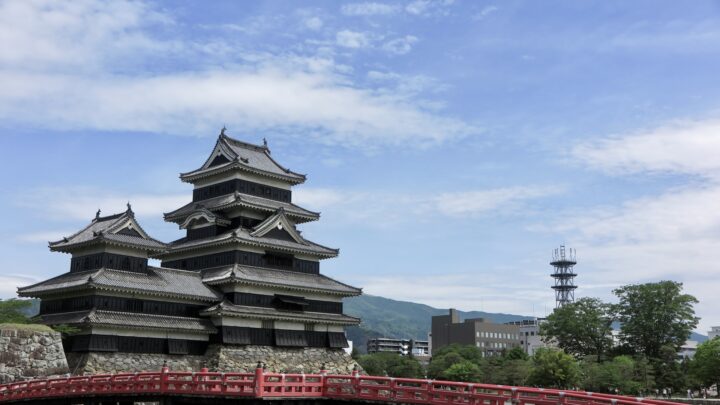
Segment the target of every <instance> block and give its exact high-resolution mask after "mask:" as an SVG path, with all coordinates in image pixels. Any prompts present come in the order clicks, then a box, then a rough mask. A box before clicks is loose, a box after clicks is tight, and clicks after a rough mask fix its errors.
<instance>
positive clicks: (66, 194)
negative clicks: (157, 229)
mask: <svg viewBox="0 0 720 405" xmlns="http://www.w3.org/2000/svg"><path fill="white" fill-rule="evenodd" d="M48 201H52V204H48V203H47V202H48ZM128 202H130V203H131V204H132V209H133V211H134V212H135V214H137V215H138V216H141V217H151V216H152V217H157V216H159V215H162V214H163V213H164V212H169V211H172V210H174V209H176V208H178V207H180V206H182V205H185V204H187V203H188V202H190V197H189V196H188V195H187V193H185V194H169V195H167V194H157V195H155V194H138V193H133V192H129V193H122V192H118V191H105V190H101V189H96V188H93V187H76V186H75V187H73V186H68V187H45V188H38V189H31V190H27V192H26V193H24V195H23V196H21V197H19V198H18V199H17V200H16V201H15V204H16V205H17V206H18V207H21V208H25V209H29V210H31V211H33V212H35V213H37V214H39V215H41V216H44V217H46V218H50V219H54V220H68V219H70V220H86V221H90V220H91V219H92V218H94V215H95V212H96V211H97V210H98V209H101V210H102V212H103V215H110V214H115V213H119V212H123V211H125V209H126V204H127V203H128ZM53 233H54V232H53ZM35 236H37V237H40V236H42V237H45V236H46V234H45V232H43V233H38V234H32V236H30V235H28V237H29V238H31V239H34V237H35ZM61 236H62V235H61Z"/></svg>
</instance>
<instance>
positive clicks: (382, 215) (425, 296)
mask: <svg viewBox="0 0 720 405" xmlns="http://www.w3.org/2000/svg"><path fill="white" fill-rule="evenodd" d="M718 55H720V3H718V2H703V1H696V2H691V3H682V4H681V3H679V2H674V1H666V2H662V1H661V2H657V1H652V2H650V1H647V2H644V1H638V2H631V3H628V2H620V1H596V2H581V3H578V2H572V1H568V2H535V1H519V2H515V1H502V2H491V1H487V2H485V1H461V0H456V1H425V0H417V1H416V0H407V1H402V2H380V1H378V2H335V1H311V2H285V1H269V2H235V1H215V2H213V3H212V4H211V6H208V5H207V4H206V3H204V2H191V1H185V2H167V3H165V2H143V1H136V2H123V3H106V2H100V1H94V0H84V1H76V2H64V3H60V2H58V3H55V2H40V1H4V2H0V88H2V91H0V150H1V151H2V155H1V156H2V159H0V181H1V182H2V183H1V184H2V189H3V193H2V194H3V198H2V199H0V209H1V210H2V212H3V217H2V219H3V221H2V222H3V226H2V228H1V229H0V239H1V240H2V243H1V244H0V257H2V259H0V266H1V268H2V272H1V273H0V296H3V297H10V296H13V295H14V291H15V287H16V286H18V285H24V284H28V283H31V282H34V281H36V280H41V279H44V278H47V277H49V276H53V275H57V274H60V273H62V272H64V271H66V270H67V269H68V265H69V257H68V256H67V255H63V254H59V253H50V252H49V251H48V250H47V247H46V244H47V241H48V240H55V239H59V238H60V237H62V236H63V235H65V234H69V233H71V232H73V231H74V230H76V229H78V228H80V227H82V226H84V225H85V223H86V222H87V221H89V220H90V219H91V218H92V217H93V216H94V213H95V211H96V210H97V208H101V209H102V210H103V212H104V213H111V212H116V211H121V210H123V209H124V207H125V202H126V201H128V200H130V201H131V202H132V203H133V208H134V209H135V211H136V212H137V213H138V216H139V219H140V221H141V223H142V224H143V226H144V227H145V229H146V230H147V231H149V232H150V233H151V234H152V235H153V236H155V237H157V238H159V239H162V240H165V241H170V240H173V239H175V238H178V237H180V236H181V233H180V231H179V230H178V229H177V226H176V225H174V224H168V223H164V222H163V221H162V212H167V211H170V210H172V209H174V208H176V207H178V206H180V205H182V204H184V203H185V202H187V201H189V199H190V197H191V188H190V186H189V185H187V184H184V183H181V182H180V181H179V179H178V177H177V175H178V173H180V172H185V171H189V170H192V169H195V168H197V167H199V166H200V165H201V164H202V162H203V161H204V159H205V158H206V156H207V154H208V153H209V152H210V150H211V148H212V146H213V144H214V141H215V138H216V137H217V135H218V133H219V130H220V128H221V127H222V126H223V125H226V126H227V127H228V133H229V134H230V135H231V136H233V137H236V138H239V139H243V140H247V141H250V142H256V143H260V142H261V141H262V138H263V137H265V138H267V140H268V142H269V145H270V148H271V150H272V153H273V156H274V157H275V158H276V159H278V160H279V161H280V162H282V163H283V164H285V165H286V166H289V167H290V168H292V169H293V170H295V171H298V172H301V173H308V178H309V179H308V181H307V183H306V184H304V185H302V186H299V187H297V191H296V193H295V195H294V198H295V201H296V202H298V203H299V204H301V205H303V206H305V207H306V208H309V209H312V210H319V211H322V213H323V216H322V218H321V220H320V221H319V222H315V223H311V224H306V225H302V226H301V229H302V230H303V231H304V235H305V236H306V237H308V238H309V239H312V240H315V241H317V242H319V243H323V244H326V245H329V246H332V247H338V248H340V249H341V255H340V257H339V258H337V259H333V260H328V261H324V262H323V264H322V270H323V272H325V273H326V274H329V275H331V276H333V277H336V278H338V279H340V280H343V281H346V282H349V283H352V284H355V285H357V286H360V287H364V289H365V291H366V292H367V293H370V294H378V295H383V296H387V297H392V298H396V299H404V300H412V301H416V302H423V303H427V304H430V305H433V306H438V307H448V306H455V307H458V308H460V309H464V310H470V309H477V310H485V311H492V312H511V313H519V314H526V315H533V314H534V315H538V316H540V315H544V314H545V313H546V312H547V311H550V310H551V309H552V307H553V306H554V301H553V299H554V297H553V292H552V290H551V289H550V288H549V287H550V284H551V281H552V280H551V279H550V277H549V273H550V271H551V268H550V266H549V265H548V261H549V259H550V255H551V251H552V249H554V248H555V247H557V246H558V245H560V244H561V243H566V244H568V245H569V246H572V247H574V248H576V249H577V251H578V258H579V264H578V266H577V271H578V273H579V274H580V275H579V277H578V278H577V283H578V284H579V285H580V288H578V290H577V296H595V297H600V298H602V299H607V300H612V293H611V291H612V289H613V288H615V287H618V286H621V285H624V284H629V283H640V282H648V281H657V280H661V279H672V280H678V281H682V282H684V283H685V287H686V291H687V292H689V293H691V294H694V295H695V296H697V297H698V298H699V299H700V301H701V303H700V304H699V305H698V306H697V311H698V314H699V315H700V316H701V317H702V321H701V324H700V328H699V330H700V331H704V330H706V329H708V328H709V326H710V325H716V324H720V313H719V312H718V311H717V308H719V307H720V295H718V294H717V291H718V290H719V289H720V271H718V270H720V269H719V266H720V265H718V263H720V246H719V244H718V241H719V237H720V210H719V209H718V201H720V159H718V156H719V154H720V97H718V96H720V81H718V79H717V77H718V74H717V72H720V57H719V56H718Z"/></svg>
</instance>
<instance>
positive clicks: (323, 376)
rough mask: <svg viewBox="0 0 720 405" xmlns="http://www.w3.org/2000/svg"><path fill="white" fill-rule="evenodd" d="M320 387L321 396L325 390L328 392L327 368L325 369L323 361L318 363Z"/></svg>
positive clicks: (325, 394) (325, 393) (324, 395)
mask: <svg viewBox="0 0 720 405" xmlns="http://www.w3.org/2000/svg"><path fill="white" fill-rule="evenodd" d="M320 387H322V388H321V392H322V396H323V397H326V396H327V392H328V387H327V370H325V363H323V364H321V365H320Z"/></svg>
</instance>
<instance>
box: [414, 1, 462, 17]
mask: <svg viewBox="0 0 720 405" xmlns="http://www.w3.org/2000/svg"><path fill="white" fill-rule="evenodd" d="M453 3H454V0H415V1H413V2H410V3H409V4H408V5H406V6H405V11H406V12H408V13H409V14H414V15H423V16H427V15H446V14H447V13H448V11H447V9H446V7H447V6H450V5H452V4H453Z"/></svg>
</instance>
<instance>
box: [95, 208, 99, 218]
mask: <svg viewBox="0 0 720 405" xmlns="http://www.w3.org/2000/svg"><path fill="white" fill-rule="evenodd" d="M95 219H100V208H98V210H97V212H96V213H95Z"/></svg>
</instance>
